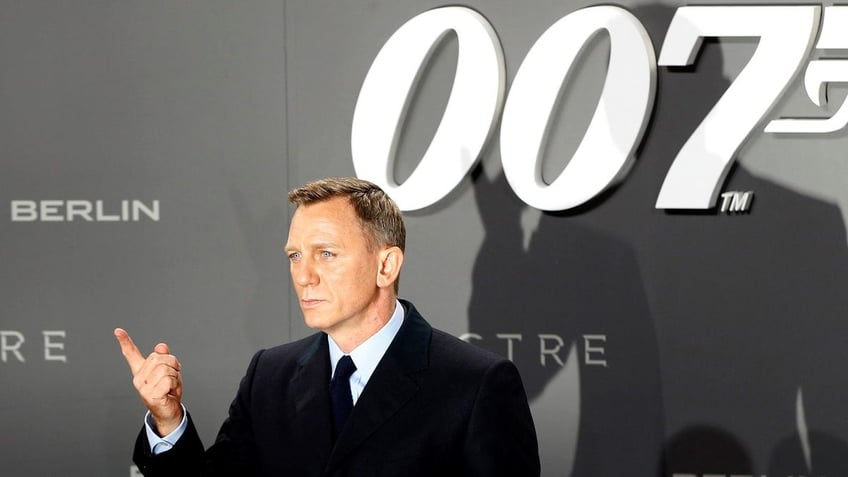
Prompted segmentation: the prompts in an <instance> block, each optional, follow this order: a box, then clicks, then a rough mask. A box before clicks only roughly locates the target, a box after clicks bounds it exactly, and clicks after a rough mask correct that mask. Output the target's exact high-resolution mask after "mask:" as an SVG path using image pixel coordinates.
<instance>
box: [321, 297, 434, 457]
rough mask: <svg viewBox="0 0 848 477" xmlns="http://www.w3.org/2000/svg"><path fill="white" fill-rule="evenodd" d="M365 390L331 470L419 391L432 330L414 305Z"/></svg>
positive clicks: (340, 439) (408, 306)
mask: <svg viewBox="0 0 848 477" xmlns="http://www.w3.org/2000/svg"><path fill="white" fill-rule="evenodd" d="M402 304H403V305H404V308H406V310H407V311H406V316H405V318H404V321H403V325H402V326H401V328H400V330H398V334H397V336H395V339H394V340H393V341H392V344H391V345H390V346H389V349H388V350H386V354H385V355H384V356H383V358H382V359H381V360H380V364H378V365H377V368H376V369H375V370H374V374H373V375H372V376H371V378H370V379H369V380H368V384H367V385H366V386H365V390H364V391H363V392H362V395H361V396H360V397H359V400H358V401H357V402H356V406H354V408H353V411H352V412H351V414H350V417H349V418H348V422H347V424H346V425H345V428H344V430H343V431H342V433H341V435H339V437H338V440H337V441H336V445H335V447H334V448H333V451H332V454H331V456H330V462H329V463H328V467H327V469H328V471H329V470H331V469H332V468H333V467H334V466H335V465H337V464H339V463H340V462H341V461H342V459H344V458H345V457H346V456H347V455H348V454H350V452H352V451H353V450H355V449H356V447H357V446H359V445H360V444H361V443H362V442H363V441H364V440H365V439H367V438H368V437H369V436H370V435H371V434H373V433H374V432H375V431H377V429H379V428H380V426H382V425H383V423H385V422H386V421H387V420H389V419H391V418H392V416H394V415H395V413H397V412H398V410H400V409H401V408H402V407H403V406H404V405H405V404H406V403H407V402H409V400H410V399H412V397H413V396H415V393H416V392H417V391H418V387H419V379H420V371H422V370H424V369H426V367H427V361H428V351H429V346H430V336H431V335H432V329H431V328H430V325H428V324H427V322H426V321H424V318H422V317H421V315H420V314H419V313H418V311H416V310H415V308H414V307H413V306H412V304H410V303H408V302H405V301H402Z"/></svg>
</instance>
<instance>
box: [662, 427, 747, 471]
mask: <svg viewBox="0 0 848 477" xmlns="http://www.w3.org/2000/svg"><path fill="white" fill-rule="evenodd" d="M666 449H667V450H668V456H667V457H666V459H665V461H664V462H663V468H664V470H663V476H665V477H691V476H700V475H703V474H713V475H739V476H742V475H754V465H753V464H752V463H751V457H750V456H749V455H748V451H747V450H746V449H745V446H743V445H742V443H741V442H739V440H738V439H736V438H735V437H733V435H731V434H730V433H729V432H727V431H725V430H722V429H718V428H716V427H712V426H709V425H695V426H691V427H688V428H686V429H684V430H682V431H680V432H678V433H677V434H675V435H674V436H672V437H671V439H669V440H668V443H667V444H666Z"/></svg>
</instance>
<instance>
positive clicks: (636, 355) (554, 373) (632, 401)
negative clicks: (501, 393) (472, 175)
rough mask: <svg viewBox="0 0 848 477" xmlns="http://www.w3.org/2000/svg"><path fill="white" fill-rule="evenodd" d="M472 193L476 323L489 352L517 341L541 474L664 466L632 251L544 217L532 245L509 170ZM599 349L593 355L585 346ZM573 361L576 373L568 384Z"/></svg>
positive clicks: (651, 347) (652, 357) (653, 348)
mask: <svg viewBox="0 0 848 477" xmlns="http://www.w3.org/2000/svg"><path fill="white" fill-rule="evenodd" d="M475 193H476V195H477V203H478V207H480V213H481V216H482V218H483V223H484V224H485V227H486V235H485V239H484V241H483V244H482V246H481V249H480V252H479V254H478V257H477V261H476V262H475V265H474V274H473V291H472V296H471V302H470V308H469V319H470V330H471V331H472V332H473V333H475V334H477V335H479V336H480V337H481V340H480V341H478V343H479V344H480V345H481V346H483V347H485V348H488V349H490V350H492V351H495V352H498V353H501V354H510V353H509V349H508V347H509V346H510V345H511V348H512V353H511V358H512V360H513V361H514V362H515V363H516V365H517V366H518V367H519V369H520V370H521V373H522V378H523V379H524V382H525V386H526V389H527V392H528V395H529V398H530V400H531V402H532V404H531V406H532V407H533V410H534V419H535V421H536V423H537V427H538V433H539V440H540V446H541V453H542V456H541V457H542V464H543V473H544V475H552V476H553V475H565V473H566V472H568V470H569V469H571V468H572V467H573V469H574V475H581V476H582V475H586V476H589V475H592V476H597V477H603V476H610V477H612V476H621V475H627V474H632V471H633V469H641V470H642V471H644V472H645V473H644V474H643V475H657V472H656V471H651V470H650V469H651V468H652V467H653V466H656V464H657V455H659V453H660V449H661V444H660V443H661V440H662V425H661V404H660V403H661V396H660V389H659V377H658V374H659V370H658V357H657V344H656V338H655V336H654V331H653V326H652V324H651V318H650V315H649V313H648V307H647V303H646V300H645V296H644V292H643V290H642V283H641V282H642V279H641V277H640V274H639V269H638V266H637V264H636V261H635V260H634V257H633V253H632V251H631V250H630V249H629V248H628V247H627V246H626V244H624V243H623V242H621V241H618V240H615V239H613V238H612V237H610V236H607V235H604V234H602V233H598V232H595V231H592V230H590V229H587V228H586V227H582V226H580V225H577V224H575V223H574V222H573V221H569V220H568V218H566V217H558V216H555V215H549V214H545V215H543V216H542V218H541V220H540V223H539V226H538V228H537V230H536V232H535V233H534V234H533V237H532V239H531V240H530V241H529V247H528V248H527V249H526V250H525V249H524V246H523V243H522V237H523V233H522V229H521V224H520V220H521V212H522V209H523V205H522V204H521V203H520V202H519V201H518V200H517V199H516V198H515V196H514V195H513V194H512V193H511V191H510V189H509V187H508V186H507V185H506V183H505V181H504V180H503V177H499V178H498V180H497V181H495V182H492V183H490V182H488V180H487V179H486V178H485V177H484V176H482V175H478V176H477V177H476V180H475ZM499 335H500V337H499ZM587 335H588V338H587ZM601 336H605V338H606V339H607V341H606V342H604V341H603V339H604V338H601ZM519 337H520V338H519ZM601 347H602V348H604V351H603V352H600V351H597V352H590V353H588V359H587V348H588V350H589V351H591V349H593V348H601ZM572 350H573V351H572ZM569 356H570V357H571V360H569V359H568V358H569ZM575 359H576V360H577V362H578V363H579V365H577V366H576V367H575V363H574V361H573V360H575ZM567 363H568V364H567ZM591 363H596V364H591ZM568 369H580V371H579V373H575V372H570V373H566V374H564V376H568V377H570V379H568V380H566V381H564V380H563V379H562V378H561V376H560V375H563V373H565V370H568ZM575 397H579V399H577V400H576V401H575ZM540 407H541V408H543V409H544V412H540ZM551 424H555V425H553V426H552V425H551ZM577 429H579V432H576V431H577ZM575 434H576V435H577V442H574V436H575ZM610 449H616V451H615V454H614V456H611V455H610V453H609V450H610ZM611 457H613V458H611ZM640 473H641V471H640Z"/></svg>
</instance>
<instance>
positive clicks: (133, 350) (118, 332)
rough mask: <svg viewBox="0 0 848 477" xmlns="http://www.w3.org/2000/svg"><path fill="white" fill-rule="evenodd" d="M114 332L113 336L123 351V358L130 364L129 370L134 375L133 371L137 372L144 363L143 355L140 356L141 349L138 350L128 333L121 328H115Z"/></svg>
mask: <svg viewBox="0 0 848 477" xmlns="http://www.w3.org/2000/svg"><path fill="white" fill-rule="evenodd" d="M114 333H115V338H117V339H118V344H120V345H121V353H123V355H124V358H125V359H126V360H127V364H128V365H129V366H130V371H131V372H132V373H133V375H135V373H137V372H138V370H139V369H140V368H141V365H142V364H144V356H142V354H141V351H139V350H138V346H136V345H135V343H133V340H132V338H130V335H129V333H127V332H126V331H125V330H124V329H123V328H115V332H114Z"/></svg>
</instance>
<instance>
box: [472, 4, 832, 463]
mask: <svg viewBox="0 0 848 477" xmlns="http://www.w3.org/2000/svg"><path fill="white" fill-rule="evenodd" d="M633 13H634V14H635V15H636V16H637V17H638V18H639V19H640V20H641V21H642V22H643V24H644V25H645V27H646V28H647V30H648V32H649V34H650V36H651V38H652V40H653V43H654V47H655V50H656V51H659V50H660V47H661V45H662V41H663V39H664V35H665V32H666V30H667V28H668V25H669V23H670V20H671V17H672V15H673V13H674V9H673V8H669V7H666V6H660V5H656V6H646V7H641V8H638V9H635V10H634V12H633ZM719 46H720V45H719V43H718V42H717V41H705V42H704V47H703V49H702V51H701V52H700V54H699V56H698V58H697V60H696V64H695V66H694V67H693V68H687V69H685V70H683V69H668V68H660V69H659V70H658V89H657V100H656V105H655V109H654V115H653V118H652V122H651V124H650V125H649V127H648V131H647V132H646V134H645V140H644V142H643V144H642V146H641V148H640V151H639V152H638V160H637V162H636V164H635V166H634V167H633V169H632V170H631V171H630V174H629V176H628V177H626V178H625V179H624V181H623V183H622V184H621V185H620V186H619V187H617V188H616V189H614V190H612V191H610V192H608V193H606V194H603V195H602V196H601V197H598V198H597V199H596V200H594V201H593V202H592V203H590V204H587V205H586V206H584V207H581V208H580V209H579V210H572V211H568V213H559V214H549V213H545V214H542V216H541V219H540V221H539V225H538V228H537V229H536V231H535V233H534V234H533V236H532V238H531V239H530V240H529V242H528V243H527V246H526V248H525V243H524V242H523V232H522V227H521V217H522V214H523V213H524V211H525V208H526V206H525V205H524V204H522V203H521V201H520V200H519V199H518V198H517V197H515V195H514V194H513V193H512V191H511V190H510V188H509V187H508V186H507V185H506V182H505V180H504V179H503V177H499V178H497V179H496V180H495V181H494V182H490V181H489V180H488V179H487V178H486V176H485V175H484V174H480V171H479V170H478V171H476V172H477V174H476V176H475V178H474V188H475V194H476V199H477V203H478V207H479V209H480V215H481V218H482V221H483V224H484V226H485V238H484V242H483V244H482V246H481V249H480V251H479V253H478V256H477V260H476V263H475V267H474V273H473V292H472V297H471V302H470V305H469V319H470V331H471V332H472V333H476V334H477V335H479V336H480V337H481V338H482V339H481V340H479V341H478V344H480V345H481V346H483V347H486V348H488V349H491V350H493V351H496V352H498V353H501V354H504V355H507V354H508V353H509V345H512V355H513V356H512V357H513V359H514V361H515V362H516V364H517V365H518V366H519V368H520V370H521V372H522V376H523V377H524V379H525V384H526V386H527V389H528V393H529V394H530V399H531V401H532V403H531V405H532V406H533V407H534V417H535V419H536V422H537V423H540V439H542V440H544V441H545V442H543V443H542V449H543V455H542V459H543V472H544V473H545V475H568V472H569V470H571V475H574V476H580V477H584V476H586V477H588V476H592V477H599V476H621V475H640V476H655V475H660V474H661V473H662V469H661V468H660V462H666V463H669V464H670V465H674V463H676V462H679V461H680V459H681V458H682V457H685V456H682V455H679V454H680V453H681V452H682V451H681V449H684V447H681V446H680V445H678V442H679V441H680V439H679V437H680V436H681V435H683V436H684V437H685V440H686V441H692V442H695V443H696V444H697V443H698V442H700V443H701V444H700V445H701V446H704V447H705V448H707V449H709V448H711V447H712V446H713V445H718V444H717V442H721V440H720V439H718V440H716V439H713V437H714V434H715V433H712V431H710V432H694V433H691V432H689V431H691V430H692V429H693V428H695V429H696V430H697V429H701V428H705V429H708V430H709V429H733V433H734V436H735V437H734V438H733V441H734V442H737V443H741V444H739V446H740V447H741V448H744V449H746V451H747V455H748V456H749V460H750V466H749V467H750V468H751V472H763V471H764V470H765V469H768V470H769V475H770V476H771V475H772V474H774V475H776V476H784V475H796V474H797V473H798V472H799V470H798V469H799V468H800V469H803V467H797V466H796V463H797V459H795V461H793V460H792V459H790V458H789V456H791V455H792V453H797V452H799V450H798V448H794V447H793V446H792V445H787V444H785V443H784V441H785V440H786V435H787V434H788V433H789V432H790V431H789V430H791V429H792V428H793V427H794V423H795V419H794V413H793V399H794V397H795V394H796V390H797V389H798V388H799V387H802V388H803V389H804V395H805V399H806V402H807V404H808V413H807V419H808V421H809V422H810V425H811V426H812V427H815V428H817V429H822V431H820V432H821V434H819V433H816V434H815V435H816V436H819V437H816V438H815V439H814V438H813V437H812V435H811V439H810V447H811V448H812V451H811V453H812V455H813V456H814V457H813V469H816V468H817V467H816V464H817V463H821V464H820V465H828V468H829V469H841V467H840V466H841V465H844V464H841V463H844V462H848V454H846V453H845V452H843V450H842V448H843V447H844V446H843V445H842V443H844V442H846V438H848V428H846V427H845V426H844V425H841V424H842V423H845V422H848V406H845V404H844V403H845V399H846V396H848V375H846V373H838V372H833V369H834V366H836V367H839V366H842V365H845V364H846V363H848V347H846V346H845V345H844V336H848V320H845V316H848V296H846V294H845V293H844V290H845V288H846V286H848V253H846V252H848V250H846V248H845V227H844V224H843V222H842V218H841V214H840V212H839V210H838V209H837V208H836V207H834V206H832V205H830V204H825V203H823V202H820V201H817V200H814V199H812V198H809V197H807V196H804V195H801V194H799V193H796V192H794V191H791V190H789V189H786V188H784V187H781V186H778V185H776V184H774V183H771V182H768V181H765V180H762V179H760V178H758V177H755V176H753V175H751V174H750V173H749V172H748V171H746V170H745V168H744V167H735V168H734V169H733V170H731V171H730V173H729V174H728V179H727V181H726V184H725V189H724V190H729V191H733V190H740V191H748V190H752V191H754V193H755V194H756V202H755V205H754V207H753V209H752V210H751V211H750V212H749V213H747V214H738V215H724V214H720V213H718V212H717V211H716V210H710V211H706V212H695V211H690V212H664V211H661V210H656V209H655V208H654V203H655V201H656V198H657V194H658V192H659V190H660V187H661V185H662V181H663V179H664V178H665V174H666V172H667V171H668V169H669V166H670V164H671V162H672V161H673V160H674V158H675V156H676V155H677V153H678V152H679V151H680V149H681V148H682V146H683V144H684V143H685V142H686V140H687V139H688V138H689V137H690V136H691V134H692V132H693V131H694V130H695V128H696V127H697V126H698V125H699V124H700V123H701V121H703V119H704V117H705V116H706V115H707V113H708V112H709V111H710V109H711V108H712V107H713V106H714V105H715V104H716V102H717V101H718V99H719V98H720V97H721V95H722V94H723V93H724V91H725V90H726V89H727V87H728V86H729V84H730V82H731V81H730V79H728V78H725V77H724V76H723V63H724V60H723V58H722V54H721V49H720V48H719ZM754 47H755V44H753V43H752V44H751V51H753V48H754ZM566 127H568V125H567V124H558V123H554V124H553V125H552V127H551V129H550V131H551V132H550V134H557V130H558V129H561V128H566ZM759 130H761V129H755V132H754V133H752V134H753V136H752V137H751V140H755V139H756V135H757V134H759V133H758V132H757V131H759ZM555 153H556V151H551V152H550V153H549V154H555ZM799 160H803V158H799ZM498 334H500V335H502V337H500V338H499V337H498V336H497V335H498ZM509 334H511V335H513V336H518V335H520V336H521V339H520V341H519V340H518V339H517V338H508V337H503V335H509ZM539 335H546V336H547V337H540V336H539ZM586 335H603V336H604V337H605V341H600V342H599V341H597V340H596V341H592V340H591V339H587V336H586ZM555 337H556V338H555ZM599 345H602V347H603V348H604V350H605V351H604V353H603V354H598V353H595V354H592V353H588V354H587V349H590V348H593V347H595V346H599ZM557 346H560V348H559V349H558V350H557V354H558V356H559V360H557V359H556V358H554V357H553V355H552V354H551V353H548V354H545V353H544V351H543V350H547V351H551V350H552V349H555V348H556V347H557ZM572 346H576V348H575V351H576V352H575V353H574V355H573V356H575V359H577V366H576V367H573V368H572V367H571V366H569V362H568V356H569V355H570V353H571V352H572ZM590 351H591V350H590ZM599 358H602V359H603V360H606V366H604V365H599V364H592V363H591V362H592V361H596V360H597V359H599ZM660 358H662V362H660ZM563 373H564V374H565V377H566V378H567V379H566V380H565V382H564V383H563V378H562V375H563ZM575 400H576V401H577V402H576V403H575V402H574V401H575ZM557 401H559V406H560V411H555V410H552V409H555V406H554V407H552V406H551V403H556V402H557ZM541 404H543V405H541ZM540 409H543V410H544V412H543V413H540V411H539V410H540ZM554 422H558V424H557V425H556V426H554V425H550V424H551V423H554ZM832 423H836V424H832ZM561 425H571V426H572V427H571V428H570V429H562V428H560V427H557V426H561ZM695 426H697V427H695ZM687 429H688V430H689V431H681V432H684V434H680V433H678V434H675V436H676V437H674V438H672V439H671V440H669V441H668V443H669V445H668V447H666V448H665V449H664V446H663V441H665V432H666V430H668V431H670V432H677V431H679V430H687ZM716 432H718V433H720V432H721V431H716ZM824 432H827V433H829V434H830V436H831V438H830V439H824V438H822V437H821V436H824V435H825V434H823V433H824ZM574 435H576V442H574V437H573V436H574ZM551 439H559V440H551ZM672 444H673V445H672ZM787 446H788V447H787ZM787 452H788V454H786V453H787ZM708 464H709V462H704V463H703V466H704V467H703V468H689V467H686V468H682V467H681V468H668V469H667V471H668V472H669V473H674V472H684V471H685V472H689V471H691V472H692V473H693V474H697V475H702V474H704V473H709V472H711V471H710V470H709V469H711V468H712V467H709V466H708ZM698 465H701V464H698ZM716 471H718V472H719V473H723V474H729V473H731V472H733V470H732V469H720V470H719V469H716ZM805 475H806V474H805ZM826 475H832V474H830V473H829V474H826ZM834 475H846V474H844V473H843V474H839V473H838V472H837V474H834Z"/></svg>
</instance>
